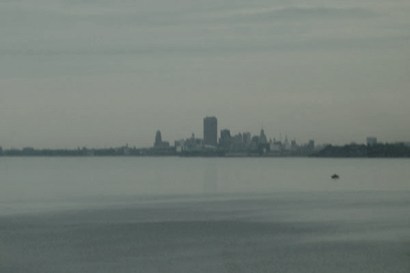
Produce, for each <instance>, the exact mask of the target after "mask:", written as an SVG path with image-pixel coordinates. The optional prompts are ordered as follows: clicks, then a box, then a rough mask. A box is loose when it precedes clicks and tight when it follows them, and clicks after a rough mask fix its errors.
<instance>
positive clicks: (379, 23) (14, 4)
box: [0, 0, 410, 148]
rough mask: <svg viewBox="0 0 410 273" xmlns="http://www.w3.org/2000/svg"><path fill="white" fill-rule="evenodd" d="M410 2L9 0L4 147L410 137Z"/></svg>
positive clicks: (1, 119)
mask: <svg viewBox="0 0 410 273" xmlns="http://www.w3.org/2000/svg"><path fill="white" fill-rule="evenodd" d="M409 14H410V1H408V0H391V1H385V0H361V1H357V0H343V1H342V0H326V1H322V0H321V1H319V0H309V1H308V0H253V1H249V0H117V1H108V0H0V146H2V147H3V148H11V147H16V148H19V147H26V146H31V147H36V148H76V147H82V146H88V147H110V146H122V145H125V144H129V145H131V146H136V147H144V146H151V145H152V144H153V141H154V137H155V132H156V130H158V129H159V130H161V132H162V136H163V139H165V140H168V141H170V142H171V143H172V142H173V141H174V140H176V139H182V138H187V137H189V136H190V135H191V134H192V133H195V135H196V136H198V137H202V120H203V118H204V117H205V116H216V117H217V118H218V127H219V129H223V128H229V129H231V132H232V133H233V134H235V133H238V132H243V131H250V132H252V133H254V134H258V133H259V131H260V129H261V128H264V130H265V132H266V134H267V136H268V137H270V138H274V137H275V138H277V139H278V138H279V137H280V136H282V137H284V136H286V135H287V136H288V137H289V138H290V139H296V141H298V142H301V143H302V142H307V141H308V140H309V139H315V140H316V142H317V143H334V144H344V143H350V142H358V143H361V142H364V141H365V138H366V137H367V136H376V137H378V139H379V140H380V141H388V142H393V141H410V123H409V118H410V107H409V102H410V16H409Z"/></svg>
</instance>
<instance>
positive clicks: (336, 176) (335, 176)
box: [331, 173, 339, 179]
mask: <svg viewBox="0 0 410 273" xmlns="http://www.w3.org/2000/svg"><path fill="white" fill-rule="evenodd" d="M331 178H332V179H339V175H338V174H336V173H335V174H333V175H332V176H331Z"/></svg>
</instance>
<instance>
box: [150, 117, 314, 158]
mask: <svg viewBox="0 0 410 273" xmlns="http://www.w3.org/2000/svg"><path fill="white" fill-rule="evenodd" d="M153 149H154V150H157V151H158V152H159V153H160V152H161V151H164V152H166V151H169V150H170V149H174V151H175V153H176V154H178V155H198V156H206V155H216V156H287V155H309V154H312V153H313V152H314V151H315V142H314V140H310V141H309V142H308V143H306V144H303V145H298V144H297V143H296V141H295V140H291V141H289V140H288V138H287V137H286V138H285V140H284V141H282V140H276V139H268V137H267V136H266V134H265V132H264V130H263V129H261V131H260V133H259V134H258V135H252V134H251V133H250V132H242V133H237V134H232V133H231V131H230V130H229V129H222V130H221V131H220V133H219V138H218V120H217V118H216V117H205V118H204V120H203V138H197V137H195V135H194V134H192V135H191V137H189V138H187V139H182V140H177V141H175V145H174V147H171V146H170V145H169V143H168V142H164V141H162V138H161V132H160V131H157V133H156V136H155V142H154V146H153Z"/></svg>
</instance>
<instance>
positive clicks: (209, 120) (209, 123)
mask: <svg viewBox="0 0 410 273" xmlns="http://www.w3.org/2000/svg"><path fill="white" fill-rule="evenodd" d="M204 144H205V145H211V146H216V145H217V144H218V120H217V119H216V117H206V118H204Z"/></svg>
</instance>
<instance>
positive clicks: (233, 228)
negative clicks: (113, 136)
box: [0, 158, 410, 273]
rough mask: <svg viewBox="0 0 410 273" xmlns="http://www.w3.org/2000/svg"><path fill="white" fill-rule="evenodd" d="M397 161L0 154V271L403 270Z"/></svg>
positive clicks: (407, 188) (404, 174) (405, 239)
mask: <svg viewBox="0 0 410 273" xmlns="http://www.w3.org/2000/svg"><path fill="white" fill-rule="evenodd" d="M409 163H410V161H409V160H395V159H394V160H391V159H390V160H384V159H380V160H364V159H361V160H359V159H350V160H346V159H340V160H339V159H338V160H325V159H296V158H290V159H289V158H288V159H279V158H266V159H264V158H229V159H223V158H0V175H1V179H0V231H1V232H0V272H7V273H14V272H16V273H17V272H25V273H37V272H38V273H40V272H41V273H43V272H53V273H59V272H61V273H63V272H64V273H66V272H86V273H87V272H89V273H94V272H95V273H96V272H98V273H101V272H102V273H104V272H144V273H146V272H147V273H150V272H171V273H172V272H198V273H203V272H221V273H225V272H226V273H229V272H235V273H236V272H292V273H295V272H296V273H298V272H300V273H302V272H303V273H306V272H326V273H327V272H331V273H333V272H341V273H347V272H349V273H350V272H361V273H370V272H371V273H382V272H398V273H401V272H403V273H407V272H410V259H409V257H410V256H409V255H410V218H409V217H408V211H410V197H409V196H410V195H409V193H410V183H409V182H408V177H409V176H410V168H409V167H410V166H409V165H410V164H409ZM335 172H337V173H338V174H339V175H340V176H341V177H340V179H339V180H337V181H334V180H332V179H331V178H330V176H331V174H333V173H335Z"/></svg>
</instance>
